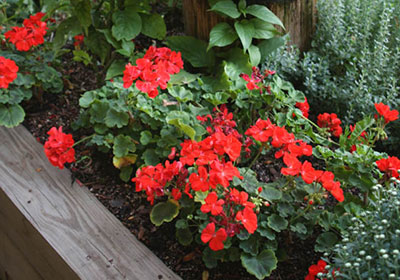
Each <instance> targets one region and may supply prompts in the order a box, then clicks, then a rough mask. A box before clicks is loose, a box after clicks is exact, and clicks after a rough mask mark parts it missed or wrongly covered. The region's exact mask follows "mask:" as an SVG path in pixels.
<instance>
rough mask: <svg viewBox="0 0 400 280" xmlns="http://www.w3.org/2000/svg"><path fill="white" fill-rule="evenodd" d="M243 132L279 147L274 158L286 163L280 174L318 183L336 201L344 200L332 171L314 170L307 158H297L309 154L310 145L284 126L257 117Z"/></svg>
mask: <svg viewBox="0 0 400 280" xmlns="http://www.w3.org/2000/svg"><path fill="white" fill-rule="evenodd" d="M245 134H246V135H248V136H252V137H253V138H254V139H255V140H257V141H260V142H262V143H265V142H270V143H271V145H272V146H273V147H274V148H278V149H279V150H278V151H277V152H276V153H275V158H281V157H283V162H284V163H285V165H286V167H283V168H282V169H281V174H282V175H285V176H288V175H290V176H301V178H302V179H303V181H304V182H306V183H307V184H312V183H320V184H321V185H322V186H323V187H324V188H325V189H326V190H327V191H329V192H330V193H331V194H332V195H333V196H334V197H335V198H336V199H337V200H338V201H340V202H342V201H343V200H344V196H343V190H342V189H341V187H340V182H337V181H334V174H333V173H332V172H330V171H322V170H316V169H314V168H313V166H312V164H311V163H310V162H308V161H307V160H306V161H304V162H303V163H302V162H301V161H300V160H299V157H301V156H311V155H312V147H311V146H310V145H308V144H307V143H305V142H304V141H303V140H297V139H295V136H294V135H293V134H292V133H289V132H288V131H287V130H286V129H285V127H279V126H277V125H274V124H272V123H271V121H270V120H269V119H267V120H262V119H258V120H257V122H256V124H255V125H254V126H252V127H250V128H249V129H248V130H247V131H246V133H245Z"/></svg>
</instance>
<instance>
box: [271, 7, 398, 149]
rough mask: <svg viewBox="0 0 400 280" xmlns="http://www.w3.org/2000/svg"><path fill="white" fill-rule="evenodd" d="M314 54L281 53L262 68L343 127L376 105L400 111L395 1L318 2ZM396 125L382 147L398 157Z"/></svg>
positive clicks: (311, 51)
mask: <svg viewBox="0 0 400 280" xmlns="http://www.w3.org/2000/svg"><path fill="white" fill-rule="evenodd" d="M317 8H318V19H319V20H318V24H317V31H316V34H315V36H314V39H313V42H312V49H311V50H310V51H309V52H306V53H305V54H304V58H303V59H302V60H299V57H298V51H297V50H293V49H292V50H291V51H289V52H287V51H286V50H285V48H282V49H281V50H279V51H278V52H276V53H275V54H274V55H272V56H270V58H268V59H267V62H266V65H268V67H269V68H272V69H276V70H278V72H279V73H280V74H282V75H283V76H284V77H285V78H287V79H289V80H291V81H292V82H293V83H295V84H296V85H297V86H299V87H300V88H301V89H302V90H304V92H305V94H306V95H307V97H308V98H309V101H310V105H311V107H312V108H315V109H316V113H323V112H334V113H337V114H338V116H341V119H343V120H344V122H345V123H346V124H351V123H353V122H354V121H355V120H357V119H360V118H362V117H364V116H366V115H368V114H371V113H375V109H374V103H379V102H383V103H385V104H388V105H389V106H390V107H391V108H394V109H397V110H398V109H399V108H400V103H399V89H400V83H399V79H398V76H399V75H400V63H399V61H400V32H399V30H400V29H399V26H398V22H399V18H400V2H399V1H395V0H354V1H346V0H327V1H318V4H317ZM399 128H400V126H399V124H395V125H394V126H393V127H392V128H391V129H390V130H389V132H388V133H389V134H388V135H390V136H391V137H389V140H388V141H385V142H382V144H381V145H383V147H384V148H385V149H386V150H387V151H390V152H391V153H397V154H398V153H399V150H398V145H396V143H398V141H399V138H400V134H399V132H398V131H400V130H399Z"/></svg>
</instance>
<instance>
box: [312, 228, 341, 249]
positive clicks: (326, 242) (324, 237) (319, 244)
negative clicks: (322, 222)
mask: <svg viewBox="0 0 400 280" xmlns="http://www.w3.org/2000/svg"><path fill="white" fill-rule="evenodd" d="M337 241H338V238H337V236H336V234H334V233H332V232H324V233H321V234H320V235H319V236H318V238H317V241H316V243H315V247H314V249H315V251H317V252H325V251H327V250H329V249H330V248H332V247H333V245H335V244H336V242H337Z"/></svg>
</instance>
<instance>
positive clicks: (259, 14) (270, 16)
mask: <svg viewBox="0 0 400 280" xmlns="http://www.w3.org/2000/svg"><path fill="white" fill-rule="evenodd" d="M246 13H248V14H250V15H252V16H255V17H256V18H259V19H261V20H263V21H266V22H269V23H272V24H277V25H279V26H280V27H282V28H283V29H285V27H284V26H283V23H282V22H281V20H280V19H279V18H278V17H277V16H276V15H275V14H274V13H273V12H271V11H270V10H269V9H268V8H267V7H265V6H262V5H251V6H248V7H247V8H246Z"/></svg>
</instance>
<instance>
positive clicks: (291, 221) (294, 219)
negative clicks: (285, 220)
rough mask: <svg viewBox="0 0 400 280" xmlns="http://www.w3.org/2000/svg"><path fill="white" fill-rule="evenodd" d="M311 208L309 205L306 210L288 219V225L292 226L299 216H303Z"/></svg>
mask: <svg viewBox="0 0 400 280" xmlns="http://www.w3.org/2000/svg"><path fill="white" fill-rule="evenodd" d="M310 208H311V205H310V204H308V205H307V207H306V208H304V210H303V211H301V212H300V213H299V214H298V215H297V216H296V217H294V218H292V219H290V222H289V223H290V224H292V223H293V222H294V221H296V220H297V219H298V218H300V217H301V216H303V215H304V214H305V213H306V212H307V211H308V210H309V209H310Z"/></svg>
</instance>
